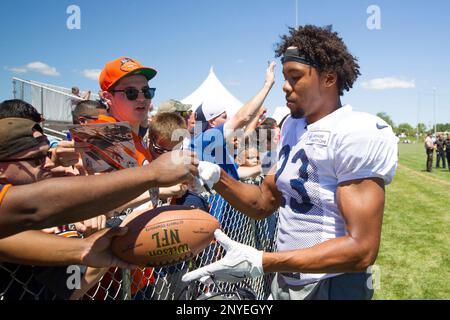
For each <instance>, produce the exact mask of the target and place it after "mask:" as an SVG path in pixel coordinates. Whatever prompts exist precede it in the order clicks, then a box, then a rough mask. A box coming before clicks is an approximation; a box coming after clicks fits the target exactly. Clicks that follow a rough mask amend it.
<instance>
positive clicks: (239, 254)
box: [182, 229, 264, 282]
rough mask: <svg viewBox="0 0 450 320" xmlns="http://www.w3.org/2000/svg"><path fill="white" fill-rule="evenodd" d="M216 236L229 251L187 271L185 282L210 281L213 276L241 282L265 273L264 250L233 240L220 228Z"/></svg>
mask: <svg viewBox="0 0 450 320" xmlns="http://www.w3.org/2000/svg"><path fill="white" fill-rule="evenodd" d="M214 236H215V237H216V240H217V241H218V242H219V243H220V245H221V246H222V247H223V248H224V249H225V250H226V251H227V253H226V255H225V257H223V258H222V259H221V260H219V261H217V262H214V263H212V264H209V265H207V266H205V267H202V268H200V269H197V270H194V271H191V272H188V273H186V274H185V275H184V276H183V278H182V280H183V282H191V281H194V280H200V281H201V282H208V280H209V279H210V278H211V276H214V279H215V280H217V281H224V282H239V281H242V280H245V279H246V278H255V277H259V276H262V275H264V270H263V266H262V256H263V251H258V250H256V249H255V248H252V247H250V246H246V245H244V244H242V243H239V242H236V241H233V240H231V239H230V238H228V237H227V235H226V234H225V233H223V232H222V231H221V230H219V229H217V230H216V231H215V232H214Z"/></svg>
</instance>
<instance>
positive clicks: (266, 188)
mask: <svg viewBox="0 0 450 320" xmlns="http://www.w3.org/2000/svg"><path fill="white" fill-rule="evenodd" d="M214 189H215V190H216V191H217V192H218V193H219V194H220V195H221V196H222V197H223V198H224V199H225V200H227V201H228V203H230V204H231V205H232V206H233V207H235V208H236V209H237V210H239V211H240V212H242V213H244V214H245V215H247V216H249V217H250V218H252V219H256V220H259V219H264V218H267V217H268V216H270V215H271V214H272V213H273V212H274V211H275V210H276V209H277V208H278V207H279V206H280V204H281V193H280V192H279V191H278V190H277V187H276V184H275V175H274V174H269V175H267V177H266V178H265V179H264V182H263V183H262V184H261V185H260V186H257V185H251V184H246V183H242V182H239V181H236V180H235V179H233V178H232V177H231V176H229V175H228V174H227V173H226V172H225V171H224V170H223V169H222V170H221V174H220V180H219V181H218V182H217V183H216V184H215V185H214Z"/></svg>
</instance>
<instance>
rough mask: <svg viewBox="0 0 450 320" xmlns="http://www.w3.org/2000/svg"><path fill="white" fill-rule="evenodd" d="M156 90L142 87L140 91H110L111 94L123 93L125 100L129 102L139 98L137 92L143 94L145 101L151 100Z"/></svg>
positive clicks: (135, 89) (134, 89)
mask: <svg viewBox="0 0 450 320" xmlns="http://www.w3.org/2000/svg"><path fill="white" fill-rule="evenodd" d="M155 91H156V88H150V87H143V88H142V89H141V90H139V89H137V88H133V87H130V88H125V89H123V90H111V92H124V93H125V95H126V96H127V99H128V100H130V101H133V100H136V99H137V97H138V96H139V92H142V93H143V94H144V98H145V99H153V97H154V96H155Z"/></svg>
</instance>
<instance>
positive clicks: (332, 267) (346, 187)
mask: <svg viewBox="0 0 450 320" xmlns="http://www.w3.org/2000/svg"><path fill="white" fill-rule="evenodd" d="M336 197H337V204H338V207H339V210H340V211H341V213H342V216H343V217H344V219H345V223H346V226H347V235H346V236H343V237H339V238H335V239H332V240H328V241H325V242H323V243H321V244H319V245H316V246H314V247H311V248H308V249H299V250H292V251H284V252H277V253H267V252H265V253H264V254H263V268H264V272H302V273H340V272H360V271H364V270H365V269H367V267H368V266H370V265H372V264H373V263H374V262H375V259H376V257H377V255H378V248H379V245H380V237H381V225H382V219H383V210H384V182H383V180H382V179H379V178H369V179H363V180H353V181H348V182H344V183H341V184H339V186H338V188H337V192H336Z"/></svg>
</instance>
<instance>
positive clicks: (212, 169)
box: [189, 161, 220, 193]
mask: <svg viewBox="0 0 450 320" xmlns="http://www.w3.org/2000/svg"><path fill="white" fill-rule="evenodd" d="M198 176H199V178H200V179H198V178H195V179H194V182H193V183H191V184H190V185H189V190H190V191H192V192H194V193H202V192H204V191H205V190H204V188H203V185H204V184H206V185H207V186H208V188H209V189H212V187H213V186H214V185H215V184H216V183H217V182H218V181H219V179H220V167H219V166H218V165H217V164H214V163H211V162H207V161H199V164H198Z"/></svg>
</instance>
